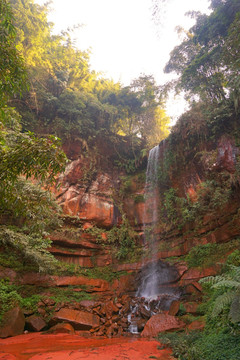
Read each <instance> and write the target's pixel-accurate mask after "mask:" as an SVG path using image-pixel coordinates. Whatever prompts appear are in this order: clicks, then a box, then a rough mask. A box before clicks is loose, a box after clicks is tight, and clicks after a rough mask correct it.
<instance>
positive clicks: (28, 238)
mask: <svg viewBox="0 0 240 360" xmlns="http://www.w3.org/2000/svg"><path fill="white" fill-rule="evenodd" d="M0 243H1V245H3V246H4V247H7V248H10V249H11V248H13V249H15V250H17V252H18V253H20V254H21V255H22V259H23V262H25V263H27V262H29V263H30V264H35V265H37V267H38V269H39V271H43V270H46V269H52V268H53V267H55V265H56V263H57V260H56V259H55V258H54V257H53V256H52V255H51V254H50V253H49V252H48V250H47V249H48V248H49V247H50V244H51V242H50V241H49V240H48V239H47V238H44V237H41V235H37V234H31V235H27V234H25V233H24V232H22V231H21V230H20V229H19V228H12V229H11V228H9V227H7V226H0Z"/></svg>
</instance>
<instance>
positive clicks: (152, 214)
mask: <svg viewBox="0 0 240 360" xmlns="http://www.w3.org/2000/svg"><path fill="white" fill-rule="evenodd" d="M159 156H160V147H159V145H157V146H155V147H154V148H153V149H151V150H150V152H149V156H148V164H147V172H146V183H145V194H144V200H145V208H144V226H143V229H144V243H145V245H146V246H148V251H149V256H150V257H151V264H150V266H149V269H148V271H147V274H146V276H145V277H144V278H142V282H141V285H140V286H139V288H138V291H137V296H140V297H144V298H154V297H156V296H157V295H158V276H157V263H156V260H157V258H156V256H157V244H156V239H155V230H156V226H157V222H158V205H159V193H158V166H159ZM143 265H144V264H143Z"/></svg>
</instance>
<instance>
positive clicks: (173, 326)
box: [141, 314, 185, 337]
mask: <svg viewBox="0 0 240 360" xmlns="http://www.w3.org/2000/svg"><path fill="white" fill-rule="evenodd" d="M184 326H185V325H184V323H183V322H182V321H180V320H179V319H177V318H176V317H175V316H171V315H167V314H159V315H154V316H152V317H151V318H150V319H149V320H148V321H147V323H146V325H145V327H144V330H143V332H142V333H141V336H143V337H144V336H148V337H154V336H157V335H158V333H160V332H164V331H173V330H177V329H181V328H183V327H184Z"/></svg>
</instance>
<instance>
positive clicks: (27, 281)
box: [18, 273, 54, 287]
mask: <svg viewBox="0 0 240 360" xmlns="http://www.w3.org/2000/svg"><path fill="white" fill-rule="evenodd" d="M18 283H19V284H22V285H37V286H42V287H48V286H54V280H53V279H52V278H51V276H49V275H44V274H39V273H27V274H24V275H23V276H21V278H19V279H18Z"/></svg>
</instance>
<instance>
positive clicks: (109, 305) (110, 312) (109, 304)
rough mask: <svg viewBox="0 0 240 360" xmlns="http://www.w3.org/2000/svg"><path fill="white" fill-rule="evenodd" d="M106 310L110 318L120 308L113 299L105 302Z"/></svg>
mask: <svg viewBox="0 0 240 360" xmlns="http://www.w3.org/2000/svg"><path fill="white" fill-rule="evenodd" d="M104 310H105V314H106V317H107V319H110V318H111V317H112V315H113V314H114V313H118V312H119V308H118V307H117V306H116V305H115V304H114V303H113V301H112V300H111V301H107V302H105V304H104Z"/></svg>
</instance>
